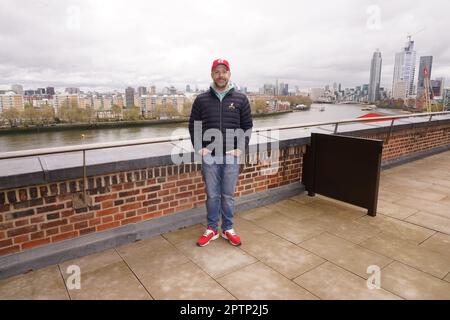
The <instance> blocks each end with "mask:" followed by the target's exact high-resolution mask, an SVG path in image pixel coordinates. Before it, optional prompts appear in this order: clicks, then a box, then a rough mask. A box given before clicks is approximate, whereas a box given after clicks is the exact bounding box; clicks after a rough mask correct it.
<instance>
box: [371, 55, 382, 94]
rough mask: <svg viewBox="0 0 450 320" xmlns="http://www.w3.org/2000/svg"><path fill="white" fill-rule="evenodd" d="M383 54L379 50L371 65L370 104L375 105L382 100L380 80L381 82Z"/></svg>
mask: <svg viewBox="0 0 450 320" xmlns="http://www.w3.org/2000/svg"><path fill="white" fill-rule="evenodd" d="M382 61H383V59H381V52H380V50H378V49H377V51H375V52H374V53H373V57H372V62H371V64H370V82H369V102H370V103H373V102H375V101H377V100H380V80H381V63H382Z"/></svg>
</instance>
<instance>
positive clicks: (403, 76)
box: [392, 36, 416, 99]
mask: <svg viewBox="0 0 450 320" xmlns="http://www.w3.org/2000/svg"><path fill="white" fill-rule="evenodd" d="M415 70H416V51H415V50H414V41H412V40H411V37H410V36H409V37H408V42H407V43H406V46H405V47H404V48H403V49H402V51H401V52H398V53H396V54H395V65H394V79H393V82H392V96H393V98H396V99H405V98H407V97H408V96H411V95H413V94H414V73H415Z"/></svg>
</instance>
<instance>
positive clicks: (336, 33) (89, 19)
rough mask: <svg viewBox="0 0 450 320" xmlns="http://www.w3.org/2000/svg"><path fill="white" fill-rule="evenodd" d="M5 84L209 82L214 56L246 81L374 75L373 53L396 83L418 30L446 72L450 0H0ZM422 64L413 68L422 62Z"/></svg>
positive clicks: (438, 73)
mask: <svg viewBox="0 0 450 320" xmlns="http://www.w3.org/2000/svg"><path fill="white" fill-rule="evenodd" d="M0 5H1V10H0V86H1V87H8V86H9V85H11V84H13V83H19V84H22V85H24V87H25V88H36V87H41V86H42V87H45V86H55V87H57V88H60V87H66V86H67V87H68V86H75V87H81V88H94V89H97V90H99V91H102V90H107V89H120V90H123V89H124V88H125V87H126V86H133V87H137V86H146V87H148V86H150V85H152V84H154V85H156V86H157V87H158V89H159V88H161V87H162V86H167V85H175V86H176V87H178V88H179V89H184V88H185V85H186V84H190V85H191V87H192V88H195V86H196V85H197V86H198V87H199V88H204V87H206V86H207V85H208V84H209V82H210V66H211V62H212V60H213V59H215V58H218V57H222V58H226V59H228V60H229V62H230V65H231V72H232V80H233V81H234V82H235V83H237V84H238V85H245V86H247V87H248V88H249V89H257V88H258V87H260V86H262V85H263V84H264V83H268V82H272V83H274V82H275V80H276V79H277V78H278V79H279V82H287V83H289V85H290V87H291V88H293V87H294V86H295V85H298V86H299V87H300V88H309V87H323V86H324V85H325V84H333V82H338V83H339V82H341V83H342V84H343V86H345V87H350V86H355V85H360V84H362V83H368V81H369V80H368V79H369V70H370V60H371V57H372V54H373V51H374V50H375V49H377V48H379V49H380V51H381V53H382V58H383V68H382V77H381V78H382V80H381V82H382V86H386V87H387V88H388V89H390V87H391V82H392V72H393V62H394V55H395V52H398V51H399V50H400V48H401V47H402V46H403V45H404V43H405V42H406V36H407V34H408V32H409V33H415V32H417V31H419V30H421V29H423V28H425V30H423V31H421V32H419V33H418V34H416V35H414V36H413V39H414V40H415V42H416V50H417V59H419V56H420V55H433V56H434V62H433V70H432V78H435V77H446V78H447V86H448V84H449V82H448V81H449V80H450V41H449V40H450V35H449V30H450V22H449V21H450V20H449V12H450V1H448V0H426V1H425V0H423V1H416V0H414V1H411V0H410V1H403V0H400V1H399V0H395V1H393V0H386V1H376V0H373V1H366V0H348V1H345V0H344V1H321V0H315V1H312V0H311V1H310V0H309V1H298V0H295V1H294V0H291V1H286V0H277V1H274V0H272V1H261V0H255V1H253V0H252V1H235V0H227V1H224V0H221V1H217V0H207V1H206V0H205V1H203V0H201V1H200V0H196V1H187V0H183V1H179V0H164V1H145V0H143V1H140V0H127V1H124V0H85V1H78V0H72V1H66V0H48V1H46V0H41V1H31V0H0ZM416 73H417V72H416Z"/></svg>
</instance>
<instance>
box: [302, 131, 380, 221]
mask: <svg viewBox="0 0 450 320" xmlns="http://www.w3.org/2000/svg"><path fill="white" fill-rule="evenodd" d="M382 150H383V141H382V140H375V139H364V138H358V137H348V136H340V135H328V134H320V133H312V134H311V145H309V146H307V149H306V154H305V155H304V159H303V176H302V179H303V184H304V185H305V188H306V190H308V194H309V195H311V196H313V195H314V194H315V193H318V194H321V195H324V196H326V197H330V198H333V199H336V200H340V201H344V202H347V203H351V204H354V205H357V206H360V207H363V208H367V209H368V214H369V215H371V216H375V215H376V210H377V200H378V186H379V180H380V166H381V153H382Z"/></svg>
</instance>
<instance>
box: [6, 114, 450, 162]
mask: <svg viewBox="0 0 450 320" xmlns="http://www.w3.org/2000/svg"><path fill="white" fill-rule="evenodd" d="M437 115H450V111H441V112H428V113H414V114H407V115H387V116H382V117H369V118H356V119H344V120H338V121H326V122H309V123H303V124H291V125H281V126H272V127H262V128H254V129H252V133H257V132H261V131H264V132H266V131H273V130H287V129H298V128H311V127H320V126H325V125H334V126H335V127H334V133H337V130H338V126H339V125H340V124H348V123H360V122H368V121H373V120H391V124H390V132H391V131H392V127H393V124H394V121H395V120H397V119H406V118H417V117H428V122H430V121H431V119H432V117H433V116H437ZM181 140H190V136H189V135H178V136H173V137H161V138H148V139H137V140H126V141H116V142H103V143H92V144H82V145H73V146H68V147H54V148H41V149H31V150H22V151H9V152H3V153H0V160H5V159H14V158H24V157H32V156H43V155H50V154H58V153H68V152H78V151H83V152H86V151H89V150H99V149H109V148H117V147H130V146H137V145H144V144H154V143H164V142H175V141H181Z"/></svg>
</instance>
